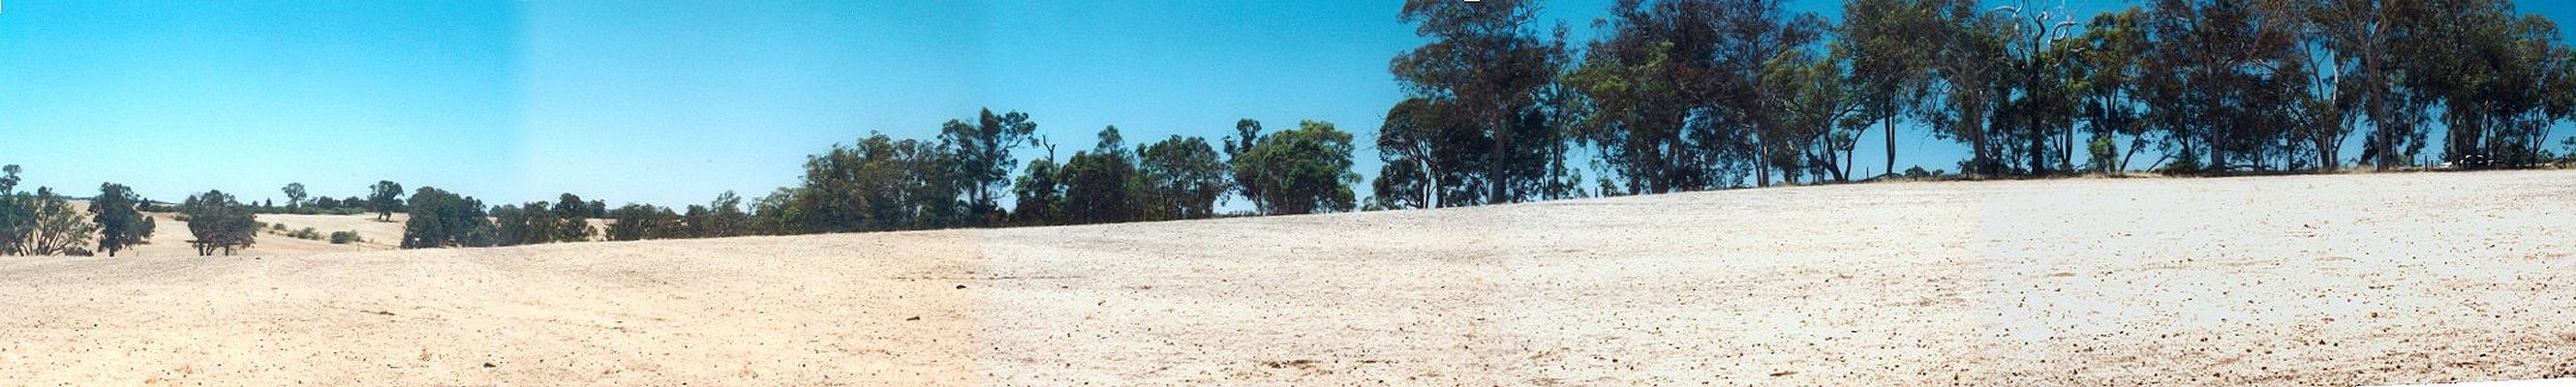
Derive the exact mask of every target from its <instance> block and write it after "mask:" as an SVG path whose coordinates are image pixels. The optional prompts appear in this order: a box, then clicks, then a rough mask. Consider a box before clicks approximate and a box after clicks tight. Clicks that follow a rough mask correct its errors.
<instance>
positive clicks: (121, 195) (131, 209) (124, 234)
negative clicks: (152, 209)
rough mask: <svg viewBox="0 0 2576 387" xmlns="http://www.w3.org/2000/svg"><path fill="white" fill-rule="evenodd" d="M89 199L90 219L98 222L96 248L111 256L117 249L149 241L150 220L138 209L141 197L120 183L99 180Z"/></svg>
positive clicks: (150, 235)
mask: <svg viewBox="0 0 2576 387" xmlns="http://www.w3.org/2000/svg"><path fill="white" fill-rule="evenodd" d="M98 191H99V192H98V197H97V198H95V199H91V200H90V203H89V214H90V220H91V221H93V222H97V223H98V226H99V231H100V233H99V238H98V251H104V252H107V256H109V257H114V256H116V252H117V251H118V250H124V249H125V248H126V247H131V246H134V245H140V244H145V243H150V241H151V240H152V228H153V221H152V217H151V216H149V215H144V214H143V212H142V211H141V210H140V205H141V204H142V203H143V201H144V200H143V197H142V196H140V195H135V194H134V190H133V189H130V188H126V187H125V185H124V184H116V183H103V184H99V186H98Z"/></svg>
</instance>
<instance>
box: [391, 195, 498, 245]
mask: <svg viewBox="0 0 2576 387" xmlns="http://www.w3.org/2000/svg"><path fill="white" fill-rule="evenodd" d="M410 204H411V205H410V207H409V210H408V213H410V214H411V219H410V220H408V221H406V222H404V223H403V240H402V248H406V249H421V248H440V247H480V246H491V245H493V244H494V243H496V242H497V240H498V239H499V238H500V236H499V235H498V234H499V233H498V232H497V230H495V229H496V227H494V226H493V225H492V221H491V220H490V219H489V218H486V217H485V213H484V209H483V201H481V200H475V199H474V198H473V197H468V196H462V195H457V194H455V193H450V192H447V191H444V190H440V189H438V188H436V187H420V189H419V190H417V191H413V192H412V194H411V203H410Z"/></svg>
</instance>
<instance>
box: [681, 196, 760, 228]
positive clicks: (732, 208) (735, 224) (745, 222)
mask: <svg viewBox="0 0 2576 387" xmlns="http://www.w3.org/2000/svg"><path fill="white" fill-rule="evenodd" d="M685 218H687V222H688V226H689V230H690V234H691V235H690V236H691V237H696V238H723V237H732V236H743V235H750V234H751V230H752V221H751V214H750V213H746V212H743V210H742V197H741V196H737V195H734V193H733V191H725V192H724V193H722V194H717V195H716V199H715V200H714V201H711V202H707V205H705V206H697V205H692V206H689V214H688V215H686V216H685Z"/></svg>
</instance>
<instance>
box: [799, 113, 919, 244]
mask: <svg viewBox="0 0 2576 387" xmlns="http://www.w3.org/2000/svg"><path fill="white" fill-rule="evenodd" d="M945 157H948V156H947V155H946V154H945V152H943V151H941V150H940V149H939V148H938V147H937V146H935V145H934V144H928V143H923V142H920V141H915V140H897V139H894V138H892V137H888V136H886V135H885V134H883V133H872V134H870V135H869V136H868V137H866V138H862V139H860V140H859V141H858V143H856V144H853V145H849V146H841V145H835V146H833V148H832V150H831V151H830V152H827V153H824V154H822V155H817V156H814V157H810V158H807V159H806V162H805V177H804V179H803V181H802V182H801V183H800V185H799V186H797V187H796V188H795V189H796V194H795V195H792V197H791V198H792V199H793V200H794V201H793V202H790V203H788V205H789V206H791V207H793V210H792V211H786V213H788V214H790V215H793V216H792V217H789V218H786V219H784V220H785V221H786V223H784V225H787V226H790V227H789V228H790V229H792V230H793V231H792V232H797V233H818V232H855V231H878V230H904V229H914V228H924V227H939V226H942V225H946V224H950V223H951V219H949V218H953V214H955V213H956V211H954V210H951V209H953V208H955V207H956V204H957V200H956V199H957V194H956V193H955V192H956V191H954V190H953V189H951V188H950V187H954V185H953V184H952V183H950V180H949V179H944V178H941V177H939V176H935V175H929V176H926V175H925V173H924V171H925V168H924V166H927V165H933V163H936V162H938V161H936V160H940V159H941V158H945Z"/></svg>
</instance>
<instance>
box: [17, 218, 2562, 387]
mask: <svg viewBox="0 0 2576 387" xmlns="http://www.w3.org/2000/svg"><path fill="white" fill-rule="evenodd" d="M314 221H315V222H321V221H324V220H314ZM166 223H170V222H167V221H165V224H164V226H163V227H164V229H163V230H164V232H168V231H169V230H171V229H172V228H171V227H169V225H168V224H166ZM286 223H289V224H294V222H292V221H288V222H286ZM362 225H363V224H355V225H348V226H350V227H356V226H362ZM323 228H325V229H330V228H327V227H323ZM270 238H274V237H264V238H263V239H262V242H261V244H260V247H259V248H255V249H252V250H249V251H246V252H245V254H246V255H244V256H236V257H214V258H198V257H186V256H161V257H136V258H115V259H108V258H7V259H0V295H5V296H0V384H5V385H58V384H64V385H128V384H143V385H162V384H180V385H199V384H203V385H287V384H299V383H300V384H322V385H682V384H686V385H692V386H700V385H871V386H873V385H892V386H911V385H1030V386H1078V385H1093V386H1120V385H1270V386H1313V385H1439V386H1449V385H1479V386H1481V385H1536V386H1557V385H1585V386H1625V385H1933V384H1969V385H2129V384H2183V385H2354V384H2400V383H2431V382H2452V381H2478V380H2506V379H2537V378H2552V377H2569V376H2576V282H2571V280H2576V172H2569V171H2544V172H2495V173H2419V174H2384V175H2337V176H2294V177H2263V178H2223V179H2093V180H2060V181H2028V182H1970V183H1891V184H1870V185H1853V186H1830V187H1804V188H1782V189H1760V190H1738V191H1726V192H1709V193H1691V194H1678V195H1662V196H1649V197H1625V198H1614V199H1603V200H1580V201H1566V202H1555V203H1543V204H1531V205H1512V206H1496V207H1483V208H1469V209H1452V210H1433V211H1399V212H1384V213H1366V214H1340V215H1323V216H1288V217H1270V218H1252V219H1228V220H1215V221H1191V222H1165V223H1141V224H1124V225H1106V226H1081V227H1049V228H1022V229H1001V230H966V231H938V232H907V233H880V234H851V235H822V236H797V237H751V238H729V239H714V240H691V241H653V242H631V243H629V242H621V243H580V244H554V245H541V246H527V247H513V248H489V249H458V250H434V251H328V252H324V251H305V250H295V249H288V248H285V247H288V246H287V245H286V244H284V243H282V242H281V243H277V244H272V242H270V241H274V240H280V239H283V238H276V239H270ZM273 247H274V248H275V250H272V248H273ZM183 249H184V246H183ZM350 249H351V250H365V249H366V248H365V247H363V246H361V247H351V248H350ZM182 251H184V250H182ZM146 255H151V254H146ZM181 255H184V254H181Z"/></svg>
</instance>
